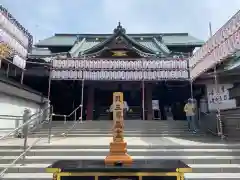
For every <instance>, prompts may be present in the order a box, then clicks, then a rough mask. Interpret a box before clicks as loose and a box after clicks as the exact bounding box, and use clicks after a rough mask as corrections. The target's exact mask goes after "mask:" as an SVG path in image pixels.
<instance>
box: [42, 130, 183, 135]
mask: <svg viewBox="0 0 240 180" xmlns="http://www.w3.org/2000/svg"><path fill="white" fill-rule="evenodd" d="M53 131H55V132H59V131H60V132H61V131H66V129H52V132H53ZM47 132H48V129H41V130H40V131H39V132H38V133H47ZM71 132H74V133H96V132H101V133H112V131H111V130H98V129H97V130H81V129H72V130H71ZM160 132H161V133H165V132H178V133H181V132H188V130H187V129H163V130H151V131H150V130H149V131H148V130H135V131H128V130H126V131H125V130H124V133H125V134H130V133H148V134H151V133H154V134H155V133H160Z"/></svg>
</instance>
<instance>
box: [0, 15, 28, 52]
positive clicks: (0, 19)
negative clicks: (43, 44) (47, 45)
mask: <svg viewBox="0 0 240 180" xmlns="http://www.w3.org/2000/svg"><path fill="white" fill-rule="evenodd" d="M0 27H1V28H2V29H5V30H6V31H7V32H9V34H11V35H12V36H14V37H15V38H16V39H17V40H19V41H20V42H21V43H22V44H23V46H24V47H25V48H28V43H29V38H28V37H27V35H25V34H24V33H23V32H22V31H21V30H20V29H19V28H18V27H17V26H16V25H15V24H13V23H12V22H10V20H9V19H8V18H7V17H6V16H5V15H3V13H2V12H0Z"/></svg>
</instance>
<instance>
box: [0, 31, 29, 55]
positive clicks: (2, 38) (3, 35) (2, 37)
mask: <svg viewBox="0 0 240 180" xmlns="http://www.w3.org/2000/svg"><path fill="white" fill-rule="evenodd" d="M0 42H3V43H6V44H7V45H8V46H9V47H10V48H12V49H13V50H14V51H16V52H17V53H19V55H21V56H22V57H26V56H27V49H26V48H24V47H23V46H22V45H21V44H20V43H19V42H18V41H17V40H16V39H14V38H13V37H12V36H10V35H9V34H8V33H7V32H6V31H4V30H3V29H0Z"/></svg>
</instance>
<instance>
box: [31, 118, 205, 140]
mask: <svg viewBox="0 0 240 180" xmlns="http://www.w3.org/2000/svg"><path fill="white" fill-rule="evenodd" d="M73 123H74V122H68V123H66V124H64V123H63V122H53V124H52V133H53V134H59V135H61V134H60V133H59V132H64V130H66V129H68V128H69V127H70V126H71V125H72V124H73ZM124 126H125V127H124V136H125V137H167V136H171V137H184V136H185V137H189V136H194V137H198V136H201V137H202V136H204V134H203V133H201V132H200V133H198V134H195V135H193V134H192V133H191V132H189V131H188V129H187V123H186V122H185V121H174V120H172V121H147V120H146V121H142V120H125V123H124ZM111 129H112V121H110V120H106V121H104V120H102V121H90V122H87V121H84V122H83V123H80V122H79V123H76V125H75V128H73V129H72V130H71V131H69V133H68V137H111V136H112V131H111ZM30 136H31V137H39V136H40V137H44V136H48V125H47V124H46V125H45V127H43V128H41V131H39V132H35V134H32V135H30Z"/></svg>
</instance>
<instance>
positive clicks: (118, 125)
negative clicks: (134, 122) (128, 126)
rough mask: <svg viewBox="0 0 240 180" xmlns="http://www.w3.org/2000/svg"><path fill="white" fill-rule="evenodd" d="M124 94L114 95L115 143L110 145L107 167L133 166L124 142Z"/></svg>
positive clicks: (106, 161)
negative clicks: (118, 165)
mask: <svg viewBox="0 0 240 180" xmlns="http://www.w3.org/2000/svg"><path fill="white" fill-rule="evenodd" d="M123 106H124V103H123V93H122V92H115V93H113V141H112V142H111V143H110V152H109V155H108V156H107V157H106V158H105V164H106V165H116V163H117V164H121V165H124V166H128V165H131V164H132V158H131V156H129V155H128V154H127V143H126V142H124V135H123V131H124V119H123Z"/></svg>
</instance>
